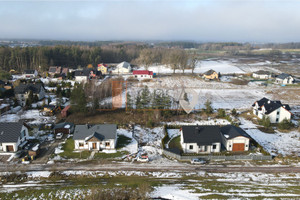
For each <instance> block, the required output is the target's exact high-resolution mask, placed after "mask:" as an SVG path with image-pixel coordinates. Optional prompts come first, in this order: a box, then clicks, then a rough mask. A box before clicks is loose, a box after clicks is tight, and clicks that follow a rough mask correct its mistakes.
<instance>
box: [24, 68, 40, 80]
mask: <svg viewBox="0 0 300 200" xmlns="http://www.w3.org/2000/svg"><path fill="white" fill-rule="evenodd" d="M38 74H39V73H38V71H37V70H35V69H25V70H24V73H23V76H24V78H36V77H37V76H38Z"/></svg>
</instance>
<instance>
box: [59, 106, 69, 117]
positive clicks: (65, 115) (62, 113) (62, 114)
mask: <svg viewBox="0 0 300 200" xmlns="http://www.w3.org/2000/svg"><path fill="white" fill-rule="evenodd" d="M70 107H71V106H70V105H68V106H66V107H65V108H64V109H63V110H62V111H61V117H63V118H66V117H67V116H68V114H69V109H70Z"/></svg>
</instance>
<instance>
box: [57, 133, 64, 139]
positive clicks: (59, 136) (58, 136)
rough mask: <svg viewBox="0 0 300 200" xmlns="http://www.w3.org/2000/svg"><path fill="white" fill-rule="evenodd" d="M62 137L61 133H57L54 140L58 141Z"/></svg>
mask: <svg viewBox="0 0 300 200" xmlns="http://www.w3.org/2000/svg"><path fill="white" fill-rule="evenodd" d="M63 136H64V134H63V133H57V134H56V137H55V138H56V139H57V140H60V139H61V138H62V137H63Z"/></svg>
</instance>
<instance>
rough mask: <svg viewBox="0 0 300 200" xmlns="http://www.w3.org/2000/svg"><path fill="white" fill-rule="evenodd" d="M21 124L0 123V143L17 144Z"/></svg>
mask: <svg viewBox="0 0 300 200" xmlns="http://www.w3.org/2000/svg"><path fill="white" fill-rule="evenodd" d="M22 126H23V123H21V122H5V123H4V122H1V123H0V143H4V142H13V143H15V142H17V141H18V138H19V137H20V132H21V130H22Z"/></svg>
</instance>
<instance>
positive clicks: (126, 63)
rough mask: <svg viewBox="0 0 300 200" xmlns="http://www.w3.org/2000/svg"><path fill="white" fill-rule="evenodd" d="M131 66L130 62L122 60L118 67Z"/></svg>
mask: <svg viewBox="0 0 300 200" xmlns="http://www.w3.org/2000/svg"><path fill="white" fill-rule="evenodd" d="M129 67H130V64H129V63H128V62H126V61H124V62H121V63H120V64H118V65H117V68H126V69H128V68H129Z"/></svg>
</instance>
